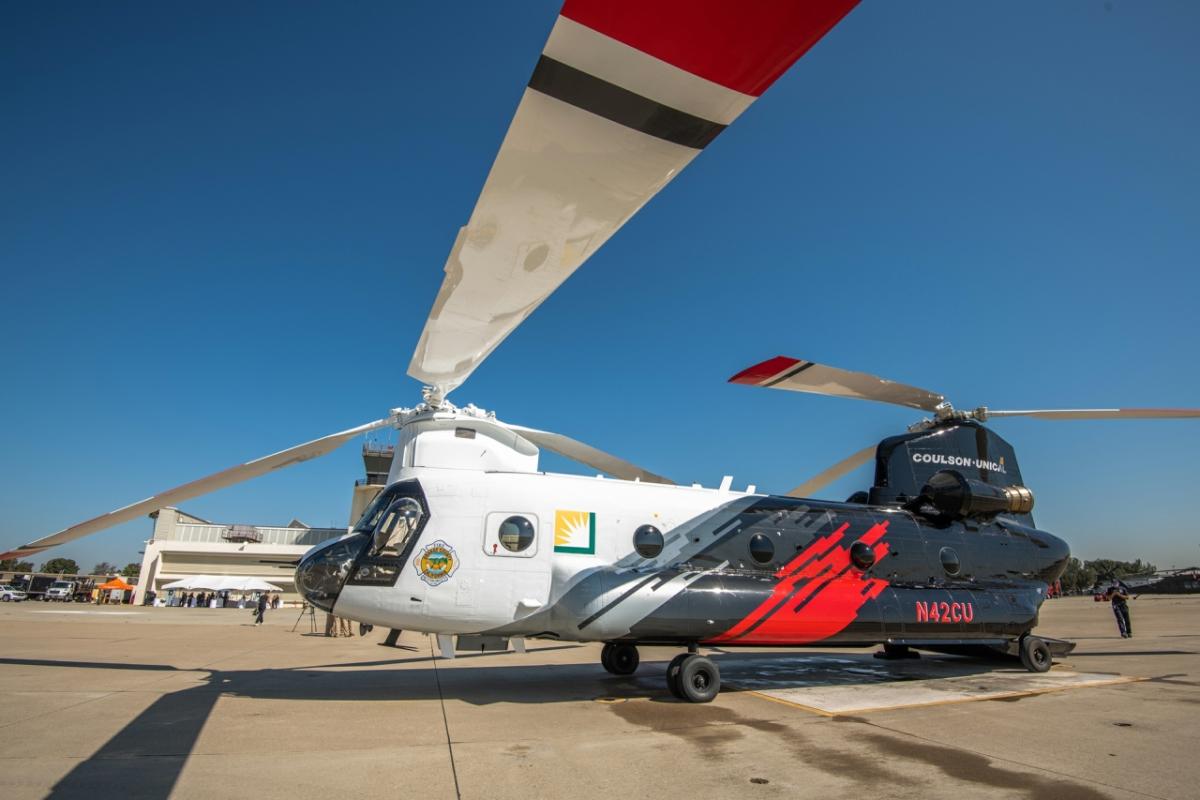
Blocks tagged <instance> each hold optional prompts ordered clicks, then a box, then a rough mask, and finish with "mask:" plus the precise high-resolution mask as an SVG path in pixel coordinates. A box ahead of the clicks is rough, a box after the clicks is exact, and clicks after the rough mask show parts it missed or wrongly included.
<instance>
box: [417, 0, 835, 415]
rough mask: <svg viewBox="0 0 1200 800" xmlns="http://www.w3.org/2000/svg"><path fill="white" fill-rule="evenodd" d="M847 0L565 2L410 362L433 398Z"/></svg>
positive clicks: (828, 24) (817, 34)
mask: <svg viewBox="0 0 1200 800" xmlns="http://www.w3.org/2000/svg"><path fill="white" fill-rule="evenodd" d="M856 2H857V0H809V1H808V2H804V3H732V2H715V1H710V2H702V1H700V0H645V2H632V0H623V1H617V2H614V1H612V0H567V2H566V4H565V5H564V6H563V9H562V12H561V14H560V16H559V17H558V20H557V21H556V23H555V25H554V28H553V30H552V31H551V33H550V38H549V40H548V41H547V43H546V47H545V49H544V50H543V52H542V55H541V58H540V59H539V60H538V62H537V65H536V67H535V69H534V71H533V76H532V78H531V79H530V81H529V85H528V87H527V88H526V89H525V92H524V94H523V95H522V98H521V101H520V104H519V105H518V106H517V111H516V114H515V116H514V118H513V121H512V124H511V126H510V127H509V130H508V134H507V135H506V136H505V138H504V141H503V143H502V144H501V146H500V152H499V154H498V155H497V156H496V160H495V162H494V163H493V165H492V169H491V172H490V173H489V175H488V177H487V181H486V182H485V183H484V186H483V191H482V192H481V194H480V196H479V199H478V201H477V203H476V206H475V210H474V212H473V213H472V214H471V217H470V219H469V220H468V222H467V224H466V225H465V226H464V227H463V228H462V229H461V230H460V231H459V234H458V237H457V239H456V240H455V242H454V246H453V248H452V249H451V252H450V256H449V258H448V260H447V262H446V267H445V271H446V277H445V279H444V281H443V283H442V287H441V289H440V291H439V292H438V296H437V299H436V300H435V301H434V304H433V309H432V310H431V311H430V314H429V319H428V320H427V321H426V323H425V329H424V331H423V332H422V334H421V339H420V342H419V343H418V345H417V349H416V352H415V353H414V355H413V359H412V362H411V364H410V365H409V368H408V373H409V374H410V375H412V376H413V377H414V378H417V379H418V380H421V381H423V382H425V383H427V384H430V385H432V386H434V387H436V388H437V389H439V390H440V393H441V394H444V393H445V392H448V391H450V390H451V389H453V388H454V387H456V386H458V385H459V384H461V383H462V382H463V381H464V380H465V379H466V378H467V376H468V375H470V374H471V372H472V371H474V369H475V368H476V367H477V366H478V365H479V364H480V362H482V361H483V359H484V358H486V357H487V355H488V354H489V353H490V352H491V351H492V350H493V349H494V348H495V347H496V345H498V344H499V343H500V342H501V341H503V339H504V338H505V337H506V336H507V335H508V334H509V333H511V332H512V331H513V330H514V329H515V328H516V327H517V326H518V325H520V324H521V322H522V321H523V320H524V319H525V318H526V317H527V316H528V315H529V314H530V313H532V312H533V310H534V309H535V308H537V307H538V306H539V305H540V304H541V303H542V302H543V301H544V300H545V299H546V298H547V297H548V296H549V295H550V294H551V293H552V292H553V291H554V290H555V289H557V288H558V286H559V285H561V284H562V282H563V281H565V280H566V279H567V278H568V277H569V276H570V275H571V274H572V273H573V272H574V271H575V270H576V269H577V268H578V267H579V266H580V265H581V264H583V262H584V261H586V260H587V259H588V258H589V257H590V256H591V255H592V254H593V253H595V252H596V251H597V250H598V249H599V248H600V247H601V246H602V245H603V244H604V243H605V242H606V241H607V240H608V238H609V237H610V236H612V235H613V234H614V233H615V232H616V231H617V230H618V229H619V228H620V227H621V226H622V225H624V224H625V222H627V221H628V220H629V219H630V218H631V217H632V216H633V215H634V214H635V213H637V211H638V210H639V209H640V208H641V207H642V206H643V205H645V204H646V203H647V202H648V201H649V200H650V199H651V198H652V197H653V196H654V195H655V194H657V193H658V191H659V190H660V189H662V188H663V187H664V186H666V184H667V183H669V182H670V181H671V179H672V178H674V177H675V176H676V175H677V174H678V173H679V171H680V170H682V169H683V168H684V167H686V166H687V165H688V164H689V163H690V162H691V160H692V159H693V158H695V157H696V156H697V155H698V154H699V153H700V152H701V150H703V149H704V148H705V147H706V146H707V145H708V144H710V143H711V142H712V141H713V139H715V138H716V137H717V136H718V135H719V134H720V133H721V132H722V131H723V130H724V129H725V127H726V126H728V125H729V124H730V123H732V122H733V121H734V120H735V119H737V117H738V116H739V115H740V114H741V113H742V112H743V111H745V110H746V109H747V108H748V107H749V106H750V104H751V103H753V102H754V100H755V99H757V98H758V96H759V95H761V94H762V93H763V91H765V90H766V89H767V87H769V86H770V85H771V84H772V83H773V82H774V81H775V79H776V78H778V77H779V76H780V75H782V74H783V73H784V72H785V71H786V70H787V68H788V67H789V66H791V64H792V63H793V62H794V61H795V60H796V59H798V58H799V57H800V56H801V55H803V54H804V53H805V52H806V51H807V50H808V49H809V48H810V47H812V46H813V45H814V44H815V43H816V42H817V41H818V40H820V38H821V37H822V36H824V34H825V33H826V32H827V31H828V30H829V29H830V28H832V27H833V26H834V25H835V24H837V22H838V21H839V20H841V18H842V17H843V16H845V15H846V13H847V12H849V11H850V9H851V8H852V7H853V6H854V5H855V4H856Z"/></svg>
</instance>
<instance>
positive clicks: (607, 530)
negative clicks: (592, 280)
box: [4, 0, 1200, 702]
mask: <svg viewBox="0 0 1200 800" xmlns="http://www.w3.org/2000/svg"><path fill="white" fill-rule="evenodd" d="M855 5H856V0H811V1H810V2H805V3H750V4H744V3H743V4H734V3H720V2H682V1H681V0H656V1H655V2H648V3H638V4H633V3H612V2H602V1H601V0H567V1H566V3H565V5H564V6H563V8H562V11H561V13H560V16H559V17H558V19H557V21H556V22H555V25H554V27H553V29H552V31H551V33H550V37H549V40H548V41H547V43H546V46H545V48H544V50H543V51H542V54H541V56H540V57H539V59H538V61H537V64H536V66H535V68H534V70H533V75H532V77H531V78H530V81H529V84H528V87H527V88H526V89H525V92H524V95H523V97H522V99H521V101H520V104H519V105H518V107H517V110H516V114H515V116H514V118H513V121H512V123H511V126H510V128H509V130H508V133H507V135H506V136H505V138H504V141H503V143H502V144H501V146H500V151H499V154H498V155H497V157H496V160H495V162H494V164H493V166H492V169H491V172H490V174H489V175H488V178H487V180H486V182H485V184H484V186H483V190H482V192H481V194H480V196H479V199H478V202H477V204H476V206H475V209H474V211H473V213H472V214H471V217H470V220H469V221H468V222H467V224H466V225H465V226H464V227H463V228H462V229H461V230H460V231H459V233H458V236H457V238H456V240H455V242H454V245H453V247H452V249H451V252H450V255H449V258H448V259H447V262H446V265H445V273H446V274H445V278H444V281H443V283H442V286H441V289H440V291H439V292H438V295H437V297H436V299H435V300H434V303H433V308H432V310H431V311H430V313H429V317H428V320H427V321H426V324H425V328H424V331H423V333H422V335H421V338H420V341H419V342H418V344H417V348H416V352H415V354H414V356H413V358H412V362H411V364H410V365H409V368H408V374H409V375H411V376H413V377H414V378H416V379H417V380H419V381H421V382H422V383H423V384H424V385H425V388H424V391H423V401H422V402H421V403H419V404H418V405H416V406H415V407H412V408H399V409H394V410H393V411H391V413H389V414H388V415H387V416H386V417H384V418H382V419H379V420H376V421H374V422H369V423H367V424H365V425H361V426H358V427H356V428H351V429H349V430H345V431H341V432H339V433H334V434H331V435H329V436H326V437H323V438H321V439H317V440H314V441H311V442H307V443H305V444H301V445H298V446H296V447H292V448H289V449H287V450H283V451H281V452H278V453H275V454H273V455H269V456H265V457H263V458H260V459H257V460H255V461H250V462H248V463H245V464H241V465H239V466H235V467H232V468H230V469H227V470H224V471H222V472H219V473H216V474H214V475H210V476H208V477H205V478H201V479H199V480H196V481H193V482H191V483H188V484H184V485H182V486H179V487H176V488H174V489H171V490H168V491H165V492H162V493H160V494H157V495H155V496H153V497H150V498H148V499H146V500H143V501H141V502H139V503H134V504H133V505H129V506H126V507H124V508H121V509H118V510H116V511H113V512H110V513H108V514H104V515H102V516H100V517H96V518H95V519H91V520H88V521H86V522H82V523H80V524H78V525H74V526H72V527H69V528H67V529H65V530H63V531H60V532H58V533H55V534H53V535H51V536H47V537H45V538H42V539H39V540H37V541H34V542H31V543H30V544H27V545H25V546H23V547H21V548H18V549H16V550H14V551H12V552H10V553H6V554H4V556H6V557H7V556H25V555H29V554H32V553H36V552H39V551H42V550H45V549H47V548H50V547H55V546H58V545H61V544H63V543H66V542H69V541H72V540H74V539H77V538H79V537H81V536H85V535H88V534H90V533H94V532H96V531H99V530H102V529H104V528H107V527H109V526H112V525H116V524H118V523H121V522H125V521H129V520H132V519H136V518H137V517H140V516H142V515H144V514H147V513H150V512H152V511H155V510H157V509H159V508H161V507H164V506H167V505H173V504H177V503H180V502H183V501H185V500H188V499H191V498H195V497H198V496H200V495H203V494H206V493H208V492H211V491H214V490H216V489H220V488H223V487H226V486H231V485H233V484H236V483H239V482H241V481H245V480H248V479H250V478H253V477H256V476H259V475H263V474H265V473H267V472H271V471H273V470H277V469H282V468H284V467H287V466H291V465H292V464H296V463H299V462H301V461H306V460H308V459H311V458H316V457H318V456H321V455H325V454H327V453H329V452H331V451H332V450H334V449H336V448H337V447H339V446H340V445H342V444H344V443H346V442H348V441H350V440H351V439H354V438H356V437H358V436H360V435H361V434H364V433H366V432H368V431H372V430H376V429H381V428H389V427H390V428H396V429H397V430H398V432H399V438H398V443H397V446H396V452H395V457H394V459H393V463H392V465H391V470H390V473H389V476H388V485H387V487H386V488H385V489H384V490H383V491H381V492H380V493H379V495H378V496H377V497H376V498H375V499H374V501H373V502H372V503H371V505H370V506H369V507H368V508H367V509H366V511H365V513H364V514H363V515H362V518H361V519H360V520H359V521H358V522H357V524H355V525H354V526H353V528H352V529H351V530H350V531H349V532H348V533H347V534H346V536H344V537H342V538H340V539H337V540H335V541H331V542H327V543H325V544H322V545H318V546H316V547H314V548H313V549H312V550H310V551H309V552H308V553H307V554H306V555H305V556H304V557H303V558H302V560H301V561H300V563H299V564H298V566H297V568H296V576H295V580H296V587H297V589H298V591H299V592H300V593H301V594H302V595H303V596H304V597H305V598H306V599H307V600H308V601H309V602H311V603H312V604H313V605H315V606H317V607H319V608H322V609H326V610H329V611H331V612H333V613H336V614H337V615H338V616H341V617H347V618H349V619H352V620H356V621H359V622H362V623H367V624H373V625H382V626H387V627H390V628H402V629H406V630H416V631H424V632H428V633H433V634H437V635H438V640H439V645H440V647H441V648H442V651H443V655H450V654H452V653H453V648H454V642H453V637H455V636H457V637H458V642H459V645H460V646H463V645H464V644H469V645H470V646H471V647H472V648H473V649H478V647H481V646H482V647H487V646H489V645H491V646H494V645H496V644H497V643H501V642H504V641H505V640H507V639H509V638H517V637H533V638H542V639H555V640H562V641H579V642H604V643H605V645H604V648H603V651H602V656H601V660H602V662H603V666H604V668H605V669H607V670H608V671H609V672H611V673H614V674H618V675H628V674H631V673H633V672H634V671H635V670H636V669H637V667H638V661H639V656H638V646H639V645H668V646H678V647H680V648H684V652H682V653H681V654H680V655H679V656H677V657H676V658H675V659H674V660H673V661H671V663H670V665H669V667H668V670H667V685H668V688H669V690H670V691H671V693H672V694H673V695H675V696H676V697H678V698H680V699H683V700H688V701H692V702H707V701H711V700H712V699H713V698H714V697H715V696H716V694H717V692H718V691H719V689H720V683H721V681H720V671H719V668H718V665H717V664H716V663H715V662H714V661H713V660H712V659H710V658H708V657H706V656H704V655H702V654H700V652H699V647H700V646H702V645H719V646H721V647H742V646H805V645H818V644H820V645H854V646H871V645H876V644H881V645H883V648H884V651H883V652H884V654H885V655H887V656H890V657H898V658H899V657H905V656H907V655H910V654H911V649H913V648H919V649H926V650H933V651H941V652H956V653H968V654H970V653H978V654H987V653H996V652H1000V653H1007V654H1009V655H1019V656H1020V658H1021V660H1022V662H1023V664H1024V665H1025V666H1026V667H1027V668H1028V669H1030V670H1033V671H1045V670H1047V669H1049V668H1050V666H1051V663H1052V658H1053V655H1054V654H1055V653H1056V652H1057V653H1063V652H1067V651H1069V648H1070V647H1071V644H1070V643H1068V642H1056V641H1047V640H1044V639H1042V638H1039V637H1037V636H1034V635H1033V634H1032V633H1031V631H1032V630H1033V629H1034V627H1035V625H1036V624H1037V621H1038V611H1039V609H1040V607H1041V604H1042V602H1043V601H1044V600H1045V599H1046V596H1047V595H1046V592H1047V589H1048V586H1049V585H1050V584H1052V583H1053V582H1054V581H1055V580H1056V579H1057V578H1058V576H1059V575H1060V574H1061V573H1062V571H1063V569H1064V567H1065V565H1066V562H1067V559H1068V557H1069V549H1068V546H1067V544H1066V543H1065V542H1063V541H1062V540H1061V539H1059V538H1056V537H1055V536H1053V535H1051V534H1049V533H1047V532H1045V531H1042V530H1038V529H1037V528H1036V527H1035V524H1034V520H1033V517H1032V513H1031V512H1032V510H1033V506H1034V499H1033V494H1032V492H1031V491H1030V490H1029V489H1028V488H1027V487H1026V486H1025V484H1024V481H1023V480H1022V477H1021V471H1020V468H1019V466H1018V464H1017V459H1016V454H1015V453H1014V451H1013V448H1012V447H1011V446H1010V445H1009V444H1008V442H1006V441H1005V440H1004V439H1002V438H1001V437H1000V436H998V435H997V434H996V433H994V432H993V431H992V430H990V429H989V428H988V427H985V425H984V423H986V422H988V421H989V420H990V419H992V418H999V417H1007V416H1034V417H1041V418H1044V419H1110V418H1115V419H1120V418H1180V417H1200V410H1197V409H1090V410H1033V411H996V410H991V409H987V408H977V409H974V410H970V411H962V410H958V409H955V408H954V407H953V406H952V405H951V404H950V403H949V402H947V401H946V399H945V398H944V397H943V396H942V395H940V394H937V393H934V392H930V391H926V390H924V389H918V388H916V387H912V386H906V385H904V384H900V383H895V382H892V381H888V380H885V379H882V378H877V377H874V376H871V375H867V374H864V373H859V372H851V371H847V370H842V369H837V368H834V367H829V366H822V365H819V364H814V363H811V362H808V361H802V360H798V359H794V358H788V357H783V356H779V357H775V358H771V359H768V360H766V361H763V362H761V363H759V364H756V365H754V366H751V367H749V368H748V369H746V370H744V371H743V372H741V373H739V374H737V375H735V376H734V377H733V378H731V381H732V382H734V383H739V384H744V385H750V386H760V387H766V388H775V389H786V390H791V391H799V392H809V393H816V394H824V395H831V396H835V397H844V398H856V399H866V400H875V401H879V402H885V403H891V404H896V405H900V406H903V407H907V408H912V409H915V410H919V411H922V412H925V413H926V414H928V415H929V416H928V417H926V418H925V419H923V420H921V421H919V422H917V423H916V424H914V425H913V426H911V427H910V428H909V430H908V431H906V432H904V433H901V434H900V435H897V436H892V437H889V438H886V439H884V440H883V441H881V442H879V444H878V445H877V446H872V447H869V448H867V449H864V450H862V451H860V452H858V453H855V454H854V455H852V456H850V457H849V458H847V459H845V460H844V461H842V462H840V463H839V464H836V465H834V466H833V467H831V468H830V469H828V470H826V471H825V472H822V473H821V474H820V475H817V476H816V477H814V478H812V479H811V480H809V481H807V482H806V483H804V484H802V485H800V486H798V487H796V488H795V489H794V490H792V491H791V492H789V493H787V494H786V495H764V494H759V493H756V492H755V491H754V489H753V487H751V488H750V489H749V490H748V491H746V492H739V491H733V490H732V489H731V488H730V486H729V483H728V481H726V482H725V483H723V484H722V485H721V487H720V488H717V489H706V488H700V487H695V486H678V485H674V484H673V483H672V482H671V481H670V480H668V479H667V478H665V477H663V476H660V475H656V474H654V473H651V472H648V471H646V470H644V469H642V468H640V467H638V466H636V465H634V464H631V463H629V462H628V461H625V460H623V459H621V458H618V457H616V456H613V455H610V454H608V453H606V452H603V451H601V450H598V449H596V448H594V447H591V446H589V445H586V444H583V443H581V442H579V441H576V440H574V439H571V438H569V437H566V436H563V435H561V434H557V433H551V432H547V431H544V430H539V429H535V428H528V427H522V426H519V425H513V424H508V423H505V422H503V421H501V420H500V419H498V418H497V417H496V416H495V415H494V414H492V413H490V412H486V411H483V410H481V409H479V408H476V407H475V406H473V405H467V406H465V407H457V406H455V405H454V404H452V403H451V402H450V401H449V399H448V395H449V394H450V392H451V391H453V390H456V389H457V388H458V387H459V386H461V385H462V384H463V383H464V382H465V381H466V380H467V378H469V377H470V375H471V373H472V372H473V371H474V370H475V369H476V368H477V367H478V366H479V365H480V363H482V362H483V360H484V359H486V358H487V356H488V355H489V354H490V353H491V352H492V351H493V350H494V349H495V348H496V347H497V346H498V345H499V344H500V343H501V342H502V341H503V340H504V339H505V337H507V336H508V335H509V334H510V333H512V332H513V331H514V330H515V329H516V328H517V327H518V326H519V325H520V324H521V322H522V321H524V320H525V318H526V317H528V316H529V314H530V313H532V312H533V311H534V309H536V308H537V307H538V306H539V305H540V304H541V303H542V302H543V301H544V300H546V298H547V297H549V296H550V294H552V293H553V292H554V290H555V289H556V288H558V286H559V285H560V284H562V282H563V281H564V280H566V278H568V277H569V276H570V275H571V274H572V273H573V272H574V271H575V270H576V269H577V268H579V267H580V266H581V265H582V264H583V263H584V262H585V261H586V260H587V259H588V258H589V257H590V256H591V255H592V254H594V253H595V252H596V251H597V250H598V249H599V248H600V247H601V246H602V245H603V244H604V243H605V242H606V241H607V240H608V238H609V237H610V236H612V235H613V234H614V233H616V231H617V230H618V229H619V228H620V227H621V226H622V225H623V224H624V223H625V222H627V221H628V220H629V219H630V218H631V217H632V216H633V215H634V214H636V213H637V212H638V210H639V209H640V208H641V207H642V206H643V205H644V204H645V203H646V202H648V201H649V200H650V199H651V198H652V197H653V196H654V195H656V194H657V193H658V192H659V191H660V190H661V189H663V188H664V187H665V186H666V184H667V183H669V182H670V181H671V179H672V178H674V177H675V176H676V175H677V174H678V173H679V172H680V171H681V170H682V169H683V168H684V167H686V166H687V165H688V164H689V163H690V162H691V160H692V159H693V158H695V157H696V156H697V155H699V154H700V152H701V151H702V150H704V149H705V148H706V147H707V146H708V145H709V144H710V143H712V142H713V140H714V139H716V138H717V137H718V135H719V134H720V133H721V132H722V131H723V130H724V128H725V127H727V126H728V125H730V124H732V123H733V122H734V120H735V119H737V117H738V116H739V115H740V114H741V113H742V112H743V111H745V110H746V109H747V108H748V107H749V106H750V105H751V104H752V103H753V102H754V101H755V100H756V99H757V98H758V97H759V96H760V95H761V94H762V93H763V92H764V91H765V90H766V89H767V88H768V87H769V86H770V85H771V84H772V83H773V82H774V81H775V80H776V79H777V78H778V77H779V76H780V75H782V74H783V73H784V72H785V71H786V70H787V69H788V68H789V67H790V66H791V65H792V63H794V62H795V61H796V60H797V59H799V58H800V57H801V56H802V55H803V54H804V53H805V52H806V51H807V50H808V49H809V48H811V47H812V46H813V45H814V44H815V43H816V42H817V41H819V40H820V39H821V37H822V36H824V34H825V33H827V32H828V31H829V30H830V29H831V28H832V27H833V26H835V25H836V24H837V23H838V22H839V21H840V20H841V19H842V18H843V17H844V16H845V15H846V14H847V13H848V12H849V11H850V10H851V9H852V8H853V7H854V6H855ZM539 448H543V449H547V450H550V451H553V452H556V453H559V454H561V455H563V456H565V457H567V458H570V459H573V460H575V461H578V462H580V463H582V464H585V465H587V466H590V467H592V468H594V469H596V470H598V471H600V472H603V473H606V474H607V475H609V476H611V478H601V477H581V476H575V475H559V474H550V473H544V472H540V471H539V469H538V455H539ZM872 457H873V458H874V459H875V476H874V481H873V484H872V486H871V487H870V489H869V490H868V491H864V492H859V493H856V494H855V495H854V496H852V497H851V498H849V500H848V501H847V502H831V501H827V500H816V499H808V498H809V497H810V495H812V494H815V493H817V492H819V491H820V490H821V489H823V488H824V487H825V486H827V485H828V484H829V483H830V482H832V481H833V480H835V479H836V478H838V477H840V476H841V475H844V474H846V473H847V472H849V471H850V470H852V469H854V468H855V467H858V466H860V465H862V464H865V463H867V462H868V461H870V459H871V458H872Z"/></svg>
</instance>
